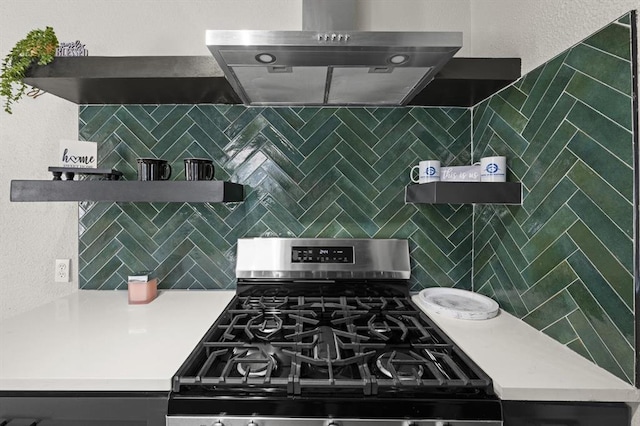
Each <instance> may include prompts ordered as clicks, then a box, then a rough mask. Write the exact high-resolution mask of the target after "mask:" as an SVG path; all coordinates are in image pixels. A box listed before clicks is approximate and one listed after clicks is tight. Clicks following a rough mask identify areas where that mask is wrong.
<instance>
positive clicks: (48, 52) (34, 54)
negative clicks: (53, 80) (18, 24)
mask: <svg viewBox="0 0 640 426" xmlns="http://www.w3.org/2000/svg"><path fill="white" fill-rule="evenodd" d="M57 48H58V38H57V37H56V34H55V32H54V31H53V28H51V27H46V28H45V29H44V30H41V29H36V30H32V31H30V32H29V33H28V34H27V36H26V37H25V38H23V39H22V40H20V41H18V42H17V43H16V45H15V46H14V47H13V49H11V52H9V54H8V55H7V56H5V58H4V60H3V61H2V74H0V96H2V97H4V98H5V102H4V110H5V111H6V112H8V113H9V114H11V104H13V103H14V102H16V101H17V100H19V99H20V98H22V96H23V95H24V92H25V90H26V88H27V86H26V85H25V84H24V81H23V79H24V76H25V73H26V72H27V70H28V69H29V67H30V66H31V65H33V64H38V65H46V64H48V63H50V62H51V61H53V57H54V55H55V53H56V49H57Z"/></svg>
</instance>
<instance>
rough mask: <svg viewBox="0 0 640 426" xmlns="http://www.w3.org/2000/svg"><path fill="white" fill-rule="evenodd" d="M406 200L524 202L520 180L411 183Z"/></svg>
mask: <svg viewBox="0 0 640 426" xmlns="http://www.w3.org/2000/svg"><path fill="white" fill-rule="evenodd" d="M404 199H405V202H407V203H426V204H522V185H521V184H520V183H519V182H432V183H423V184H417V185H409V186H407V187H406V190H405V197H404Z"/></svg>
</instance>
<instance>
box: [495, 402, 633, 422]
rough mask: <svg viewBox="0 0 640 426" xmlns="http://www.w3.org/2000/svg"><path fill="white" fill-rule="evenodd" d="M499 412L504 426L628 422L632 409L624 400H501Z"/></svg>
mask: <svg viewBox="0 0 640 426" xmlns="http://www.w3.org/2000/svg"><path fill="white" fill-rule="evenodd" d="M550 396H551V395H550ZM502 413H503V417H504V419H503V420H504V426H605V425H606V426H629V425H630V424H631V409H630V407H629V406H628V405H627V404H625V403H623V402H557V401H502Z"/></svg>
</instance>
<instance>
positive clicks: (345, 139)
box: [79, 105, 472, 289]
mask: <svg viewBox="0 0 640 426" xmlns="http://www.w3.org/2000/svg"><path fill="white" fill-rule="evenodd" d="M80 135H81V138H83V139H84V140H91V141H97V142H98V143H99V148H98V153H99V158H100V164H99V165H100V166H102V167H113V168H116V169H118V170H120V171H122V172H123V173H124V177H125V178H126V179H128V180H134V179H136V170H135V164H136V158H137V157H158V158H164V159H167V160H169V161H170V163H171V165H172V167H173V175H172V179H184V166H183V162H182V159H183V158H185V157H210V158H212V159H213V160H214V162H215V167H216V173H215V176H216V179H219V180H230V181H233V182H239V183H242V184H244V185H246V187H245V195H246V200H245V201H244V202H243V203H237V204H236V203H234V204H204V203H203V204H182V203H165V204H156V203H153V204H148V203H81V204H80V243H79V251H80V253H79V254H80V268H79V276H80V286H81V288H85V289H92V288H100V289H115V288H126V284H125V282H126V277H127V275H129V274H130V273H131V271H135V270H143V269H152V270H155V271H156V272H157V273H158V275H159V278H160V287H161V288H205V289H219V288H231V287H234V286H235V273H234V268H235V250H236V240H237V239H238V238H240V237H251V236H283V237H298V236H300V237H367V238H368V237H372V238H396V237H397V238H408V239H409V241H410V247H411V251H412V262H413V265H412V269H413V274H412V286H413V288H414V289H419V288H423V287H428V286H434V285H440V286H449V287H453V286H455V287H460V288H467V289H470V288H471V265H472V256H471V247H472V239H471V228H472V218H471V216H472V213H471V212H472V209H471V206H437V207H432V206H416V205H413V204H408V205H405V203H404V187H405V185H407V183H408V182H409V169H410V166H412V165H414V164H416V163H417V161H418V160H419V159H428V158H438V159H440V160H441V161H442V162H443V163H444V164H468V162H469V161H470V156H471V152H470V140H471V113H470V111H469V110H467V109H460V108H458V109H442V108H372V109H369V108H246V107H244V106H220V105H218V106H215V105H198V106H196V105H162V106H131V105H129V106H85V107H82V108H81V110H80Z"/></svg>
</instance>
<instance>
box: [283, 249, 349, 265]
mask: <svg viewBox="0 0 640 426" xmlns="http://www.w3.org/2000/svg"><path fill="white" fill-rule="evenodd" d="M291 262H293V263H353V247H292V248H291Z"/></svg>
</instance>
